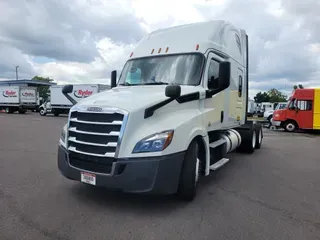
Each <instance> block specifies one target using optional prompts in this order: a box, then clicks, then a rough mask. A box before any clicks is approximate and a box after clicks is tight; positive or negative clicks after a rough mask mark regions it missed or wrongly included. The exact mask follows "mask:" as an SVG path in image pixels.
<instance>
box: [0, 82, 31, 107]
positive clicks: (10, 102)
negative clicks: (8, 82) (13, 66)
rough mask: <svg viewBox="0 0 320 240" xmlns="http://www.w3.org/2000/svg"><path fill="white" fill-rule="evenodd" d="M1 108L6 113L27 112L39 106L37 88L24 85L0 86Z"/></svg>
mask: <svg viewBox="0 0 320 240" xmlns="http://www.w3.org/2000/svg"><path fill="white" fill-rule="evenodd" d="M0 93H1V95H0V108H1V109H5V111H6V113H14V112H19V113H25V112H26V111H27V110H28V109H30V110H33V109H35V108H36V106H37V88H35V87H24V86H0Z"/></svg>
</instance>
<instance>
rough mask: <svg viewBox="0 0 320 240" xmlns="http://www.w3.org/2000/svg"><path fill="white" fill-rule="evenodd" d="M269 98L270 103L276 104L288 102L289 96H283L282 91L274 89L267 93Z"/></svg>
mask: <svg viewBox="0 0 320 240" xmlns="http://www.w3.org/2000/svg"><path fill="white" fill-rule="evenodd" d="M267 94H268V96H269V101H270V102H272V103H275V102H286V101H287V98H288V97H287V96H286V95H285V94H283V93H282V92H281V91H279V90H278V89H275V88H272V89H270V90H269V91H268V92H267Z"/></svg>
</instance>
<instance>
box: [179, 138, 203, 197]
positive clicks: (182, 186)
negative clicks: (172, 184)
mask: <svg viewBox="0 0 320 240" xmlns="http://www.w3.org/2000/svg"><path fill="white" fill-rule="evenodd" d="M198 155H199V146H198V143H197V141H196V140H193V141H192V142H191V143H190V145H189V147H188V150H187V151H186V154H185V157H184V160H183V164H182V169H181V174H180V180H179V186H178V191H177V194H178V197H179V198H180V199H181V200H184V201H192V200H193V199H194V198H195V196H196V187H197V186H196V185H197V182H198V180H199V177H200V160H199V156H198Z"/></svg>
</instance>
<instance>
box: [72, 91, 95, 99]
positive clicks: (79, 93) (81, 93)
mask: <svg viewBox="0 0 320 240" xmlns="http://www.w3.org/2000/svg"><path fill="white" fill-rule="evenodd" d="M73 94H74V96H75V97H77V98H86V97H89V96H91V95H92V94H93V91H90V90H88V89H87V90H81V89H80V90H76V91H74V93H73Z"/></svg>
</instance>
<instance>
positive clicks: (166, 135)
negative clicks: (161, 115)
mask: <svg viewBox="0 0 320 240" xmlns="http://www.w3.org/2000/svg"><path fill="white" fill-rule="evenodd" d="M173 133H174V131H173V130H169V131H163V132H160V133H155V134H152V135H150V136H148V137H146V138H144V139H142V140H140V141H139V142H138V143H137V144H136V146H135V147H134V149H133V151H132V153H143V152H159V151H163V150H164V149H166V148H167V147H168V146H169V145H170V143H171V141H172V138H173Z"/></svg>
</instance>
